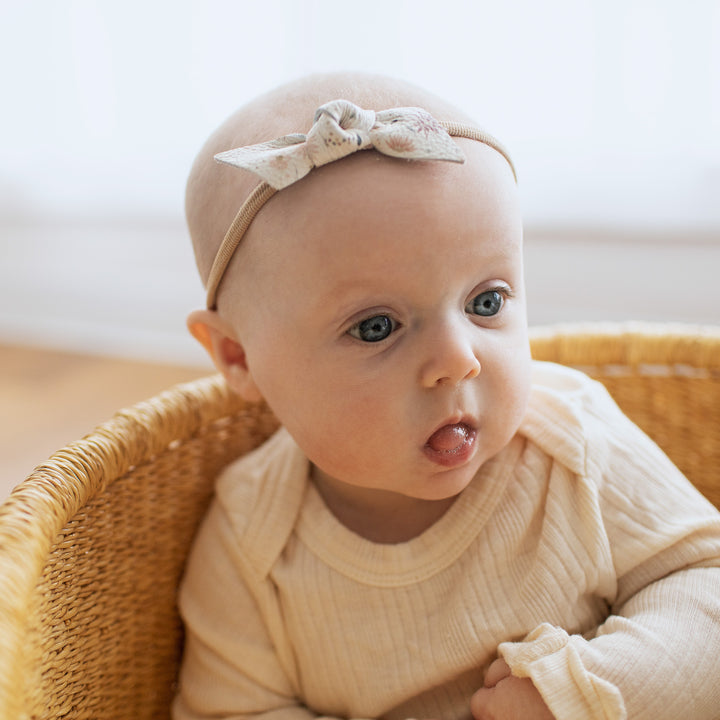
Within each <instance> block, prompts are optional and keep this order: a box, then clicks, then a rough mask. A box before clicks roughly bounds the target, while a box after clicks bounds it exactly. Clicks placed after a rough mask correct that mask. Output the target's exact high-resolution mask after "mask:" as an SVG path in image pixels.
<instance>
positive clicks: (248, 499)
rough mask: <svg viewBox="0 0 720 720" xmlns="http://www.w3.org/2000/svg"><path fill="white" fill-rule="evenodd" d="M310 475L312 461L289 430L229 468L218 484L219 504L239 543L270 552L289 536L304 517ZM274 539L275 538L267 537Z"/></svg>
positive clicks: (216, 498) (216, 489)
mask: <svg viewBox="0 0 720 720" xmlns="http://www.w3.org/2000/svg"><path fill="white" fill-rule="evenodd" d="M308 470H309V463H308V460H307V458H306V457H305V455H304V454H303V453H302V451H301V450H300V449H299V448H298V446H297V445H296V443H295V441H294V440H293V439H292V438H291V437H290V435H289V434H288V432H287V431H286V430H285V429H284V428H280V430H278V431H277V432H276V433H275V434H274V435H272V436H271V437H270V438H269V439H268V440H266V441H265V442H264V443H263V444H262V445H260V446H259V447H258V448H256V449H255V450H253V451H251V452H249V453H247V454H246V455H244V456H242V457H241V458H239V459H238V460H236V461H235V462H233V463H232V464H230V465H229V466H228V467H227V468H225V470H223V472H222V473H221V474H220V476H219V477H218V479H217V482H216V486H215V503H216V504H217V505H219V506H220V508H221V509H222V511H223V513H224V515H225V516H226V518H227V519H228V521H229V523H230V525H231V526H232V528H233V534H234V536H235V538H236V540H237V541H238V542H241V543H242V544H243V546H246V547H248V548H250V547H252V546H257V547H261V548H262V547H264V548H265V549H268V548H269V546H270V545H272V546H274V545H275V544H276V542H275V541H276V540H277V538H278V537H281V536H283V535H284V533H283V528H286V530H287V534H289V533H290V532H291V531H292V528H293V526H294V524H295V520H296V518H297V515H298V513H299V511H300V506H301V504H302V498H303V496H304V493H305V486H306V484H307V481H308ZM268 529H270V530H268ZM268 533H270V534H271V535H272V536H273V537H272V538H268V537H266V536H267V535H268ZM271 540H272V541H271ZM268 543H269V544H268Z"/></svg>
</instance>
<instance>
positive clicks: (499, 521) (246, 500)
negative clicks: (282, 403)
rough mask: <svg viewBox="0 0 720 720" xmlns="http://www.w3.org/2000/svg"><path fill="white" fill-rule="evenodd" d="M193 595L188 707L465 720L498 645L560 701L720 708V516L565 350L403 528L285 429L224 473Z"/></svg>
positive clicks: (275, 714) (179, 711)
mask: <svg viewBox="0 0 720 720" xmlns="http://www.w3.org/2000/svg"><path fill="white" fill-rule="evenodd" d="M181 609H182V612H183V615H184V617H185V620H186V624H187V645H186V655H185V658H184V664H183V670H182V674H181V691H180V695H179V696H178V699H177V701H176V704H175V718H176V720H189V719H193V720H195V719H197V718H208V717H213V718H219V717H249V716H257V717H262V718H264V719H267V718H277V719H278V720H281V719H282V720H286V719H290V718H292V719H296V718H297V719H298V720H301V719H302V720H308V719H309V718H312V717H314V716H317V715H321V716H330V717H343V718H363V717H364V718H368V717H383V718H386V719H387V720H405V719H406V718H411V717H436V718H443V720H454V719H457V720H460V719H461V718H463V719H466V718H467V717H468V703H469V698H470V696H471V694H472V692H473V691H474V690H475V689H477V688H478V687H480V685H481V683H482V677H483V673H484V670H485V669H486V668H487V666H488V664H489V663H490V662H491V661H492V659H493V658H494V657H496V656H497V654H498V652H500V653H501V654H502V655H503V656H504V657H505V659H506V660H507V661H508V663H509V664H510V666H511V668H512V670H513V672H514V673H515V674H517V675H520V676H529V677H531V678H532V679H533V682H534V683H535V684H536V686H537V687H538V689H539V690H540V692H541V693H542V695H543V696H544V698H545V700H546V702H547V703H548V704H549V706H550V708H551V710H552V711H553V713H554V714H555V716H556V717H557V718H559V719H560V720H563V719H567V720H585V719H588V718H603V720H615V719H621V718H625V717H631V718H635V719H637V720H643V719H646V720H663V719H664V718H668V719H669V718H672V719H673V720H674V719H675V718H677V717H692V718H693V719H694V720H710V719H712V718H716V717H717V708H718V707H720V685H719V684H718V683H717V676H718V670H719V664H718V659H717V658H718V657H720V621H719V620H718V618H719V617H720V513H718V511H717V510H716V509H715V508H713V507H712V506H711V505H710V503H708V502H707V501H706V500H705V499H704V498H703V497H702V496H701V495H700V494H699V493H697V491H696V490H695V489H694V488H693V487H692V486H691V485H690V484H689V483H688V482H687V481H686V480H685V479H684V478H683V477H682V475H681V474H680V473H679V472H678V471H677V470H676V469H675V468H674V467H673V466H672V465H671V464H670V463H669V461H668V460H667V458H666V457H665V456H664V455H663V454H662V453H661V452H660V451H659V450H658V448H657V447H656V446H655V445H654V444H653V443H651V442H650V441H649V440H648V439H647V437H646V436H644V435H643V434H642V433H641V432H640V431H639V430H638V429H637V428H636V427H635V426H634V425H632V423H630V422H629V421H628V420H627V419H626V418H625V417H624V416H623V415H622V414H621V413H620V412H619V411H618V409H617V407H616V406H615V405H614V403H613V402H612V401H611V400H610V398H609V397H608V396H607V394H606V392H605V391H604V390H603V389H602V387H601V386H600V385H597V384H595V383H592V382H590V381H589V380H587V378H585V377H584V376H582V375H580V374H579V373H575V372H573V371H570V370H567V369H564V368H560V367H558V366H554V365H546V364H535V367H534V384H533V390H532V394H531V401H530V406H529V408H528V412H527V414H526V417H525V419H524V421H523V424H522V426H521V428H520V431H519V433H518V435H517V436H516V438H515V439H514V440H513V441H512V442H511V443H510V444H509V445H508V446H507V448H506V449H505V450H504V451H502V452H501V453H500V454H499V455H498V456H497V457H496V458H494V459H493V460H492V461H490V462H488V463H487V464H486V465H485V466H484V467H483V468H482V469H481V471H480V473H479V474H478V476H477V477H476V478H475V480H474V481H473V483H472V484H471V485H470V486H469V487H468V488H467V489H466V490H465V491H464V492H463V493H462V494H461V495H460V497H459V498H458V499H457V501H456V502H455V504H454V505H453V506H452V507H451V508H450V510H449V511H448V512H447V513H446V514H445V516H443V518H441V520H440V521H438V523H436V524H435V525H434V526H433V527H431V528H430V529H429V530H428V531H427V532H425V533H423V534H422V535H421V536H419V537H418V538H415V539H414V540H412V541H410V542H408V543H403V544H400V545H377V544H374V543H371V542H368V541H365V540H363V539H361V538H359V537H358V536H356V535H354V534H353V533H352V532H350V531H349V530H347V529H346V528H344V527H343V526H342V525H340V524H339V523H338V521H337V520H336V519H335V518H334V517H333V516H332V514H331V513H330V512H329V511H328V510H327V508H326V506H325V505H324V504H323V502H322V500H321V498H320V496H319V495H318V493H317V491H316V490H315V488H314V487H313V485H312V484H311V483H310V482H309V481H308V463H307V460H306V459H305V458H304V456H303V455H302V453H301V452H300V451H299V450H298V448H297V446H296V445H295V444H294V442H293V441H292V439H291V438H290V437H289V435H287V433H285V431H282V430H281V431H280V432H279V433H278V434H276V435H275V436H274V437H273V438H271V439H270V440H269V441H268V442H267V443H266V444H265V445H264V446H263V447H262V448H261V449H259V450H258V451H256V452H255V453H254V454H253V455H251V456H249V457H247V458H245V459H243V460H242V461H240V462H239V463H238V464H236V465H234V466H232V467H231V468H230V469H229V470H228V471H227V472H226V473H225V474H224V476H223V477H222V478H221V479H220V481H219V483H218V488H217V499H216V501H215V503H214V505H213V507H212V509H211V510H210V513H209V515H208V517H207V519H206V521H205V523H204V525H203V528H202V530H201V532H200V534H199V536H198V539H197V541H196V545H195V549H194V551H193V554H192V556H191V559H190V563H189V568H188V574H187V576H186V579H185V582H184V585H183V589H182V592H181Z"/></svg>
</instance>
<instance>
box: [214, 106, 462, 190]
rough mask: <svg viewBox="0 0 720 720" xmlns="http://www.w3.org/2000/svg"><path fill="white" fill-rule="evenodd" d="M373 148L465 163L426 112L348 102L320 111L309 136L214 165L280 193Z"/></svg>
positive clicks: (243, 150) (233, 153) (222, 156)
mask: <svg viewBox="0 0 720 720" xmlns="http://www.w3.org/2000/svg"><path fill="white" fill-rule="evenodd" d="M370 148H374V149H375V150H377V151H378V152H380V153H382V154H383V155H389V156H391V157H398V158H405V159H409V160H449V161H451V162H458V163H462V162H465V157H464V156H463V154H462V152H461V151H460V148H459V147H458V146H457V145H456V144H455V143H454V142H453V140H452V139H451V137H450V135H449V134H448V132H447V131H446V130H445V128H443V126H442V125H441V124H440V123H439V122H438V121H437V120H435V118H434V117H433V116H432V115H430V114H429V113H428V112H426V111H425V110H421V109H420V108H414V107H406V108H393V109H391V110H383V111H381V112H375V111H373V110H363V109H362V108H360V107H358V106H357V105H354V104H353V103H351V102H349V101H347V100H333V101H332V102H329V103H327V104H325V105H321V106H320V107H319V108H318V110H317V112H316V113H315V120H314V124H313V126H312V128H311V129H310V131H309V132H308V134H307V135H303V134H300V133H297V134H294V135H285V136H283V137H281V138H278V139H277V140H271V141H270V142H264V143H260V144H258V145H249V146H247V147H240V148H235V149H234V150H228V151H227V152H222V153H219V154H218V155H215V159H216V160H217V161H219V162H222V163H226V164H228V165H234V166H235V167H239V168H243V169H245V170H249V171H250V172H253V173H255V174H256V175H259V176H260V177H261V178H262V179H263V180H264V181H265V182H266V183H267V184H268V185H270V186H271V187H273V188H274V189H275V190H282V189H283V188H285V187H287V186H288V185H292V184H293V183H295V182H297V181H298V180H300V179H301V178H303V177H305V176H306V175H307V174H308V173H309V172H310V171H311V170H312V169H313V168H314V167H320V166H321V165H327V164H328V163H331V162H334V161H335V160H340V159H341V158H344V157H346V156H347V155H350V154H352V153H354V152H357V151H358V150H367V149H370Z"/></svg>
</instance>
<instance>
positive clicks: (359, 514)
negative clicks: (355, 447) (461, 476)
mask: <svg viewBox="0 0 720 720" xmlns="http://www.w3.org/2000/svg"><path fill="white" fill-rule="evenodd" d="M310 478H311V481H312V482H313V484H314V485H315V487H316V488H317V490H318V492H319V493H320V497H322V499H323V501H324V502H325V505H326V506H327V507H328V509H329V510H330V512H331V513H332V514H333V515H334V516H335V517H336V518H337V520H338V521H339V522H340V523H341V524H342V525H344V526H345V527H346V528H347V529H348V530H351V531H352V532H354V533H355V534H356V535H359V536H360V537H362V538H365V539H366V540H370V541H371V542H374V543H379V544H384V545H396V544H398V543H403V542H408V541H409V540H412V539H413V538H416V537H418V536H419V535H421V534H422V533H424V532H425V531H426V530H427V529H428V528H430V527H431V526H432V525H434V524H435V523H436V522H437V521H438V520H439V519H440V518H441V517H442V516H443V515H444V514H445V513H446V512H447V510H448V509H449V508H450V506H451V505H452V504H453V503H454V502H455V499H456V498H454V497H451V498H446V499H444V500H419V499H417V498H411V497H407V496H405V495H400V494H399V493H394V492H389V491H387V490H370V489H366V488H352V487H348V486H345V487H344V488H343V491H342V492H341V491H339V489H338V487H337V485H336V482H337V481H332V480H331V479H329V478H327V477H325V476H324V475H323V473H322V472H321V471H318V469H317V468H315V467H313V468H312V470H311V475H310Z"/></svg>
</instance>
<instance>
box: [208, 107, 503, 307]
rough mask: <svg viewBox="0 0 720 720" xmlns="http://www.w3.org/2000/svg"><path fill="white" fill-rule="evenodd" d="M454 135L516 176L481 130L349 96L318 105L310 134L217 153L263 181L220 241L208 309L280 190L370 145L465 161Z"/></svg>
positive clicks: (413, 156) (401, 154)
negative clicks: (361, 103) (491, 153)
mask: <svg viewBox="0 0 720 720" xmlns="http://www.w3.org/2000/svg"><path fill="white" fill-rule="evenodd" d="M451 136H452V137H463V138H468V139H470V140H477V141H478V142H481V143H484V144H485V145H488V146H489V147H491V148H493V149H494V150H496V151H497V152H499V153H500V154H501V155H502V156H503V157H504V158H505V159H506V160H507V162H508V164H509V165H510V169H511V170H512V173H513V176H515V168H514V167H513V164H512V160H511V159H510V155H509V154H508V152H507V151H506V150H505V148H504V147H503V146H502V145H501V144H500V143H499V142H498V141H497V140H496V139H495V138H494V137H493V136H492V135H489V134H488V133H486V132H484V131H483V130H480V129H478V128H476V127H473V126H471V125H465V124H463V123H456V122H445V121H443V122H439V121H438V120H435V118H433V116H432V115H430V114H429V113H428V112H426V111H425V110H421V109H420V108H412V107H410V108H407V107H406V108H392V109H391V110H382V111H381V112H375V111H373V110H363V109H362V108H359V107H358V106H357V105H353V103H351V102H348V101H347V100H333V101H332V102H329V103H327V104H325V105H322V106H320V107H319V108H318V110H317V112H316V113H315V121H314V124H313V126H312V128H311V129H310V131H309V132H308V134H307V135H302V134H295V135H285V136H284V137H281V138H278V139H277V140H271V141H270V142H265V143H260V144H259V145H250V146H248V147H241V148H236V149H234V150H228V151H227V152H222V153H219V154H218V155H215V159H216V160H218V161H219V162H222V163H226V164H228V165H234V166H235V167H239V168H243V169H245V170H249V171H251V172H253V173H255V174H256V175H259V176H260V177H261V178H262V179H263V181H264V182H261V183H260V184H259V185H258V186H257V187H256V188H255V189H254V190H253V191H252V192H251V193H250V195H249V196H248V197H247V199H246V200H245V202H244V203H243V204H242V206H241V207H240V210H238V213H237V215H236V216H235V219H234V220H233V222H232V224H231V225H230V227H229V228H228V231H227V233H225V237H224V238H223V241H222V243H221V244H220V247H219V249H218V251H217V255H216V256H215V260H214V261H213V264H212V267H211V268H210V274H209V276H208V279H207V306H208V308H210V309H211V310H212V309H215V307H216V306H217V294H218V289H219V287H220V283H221V282H222V279H223V277H224V275H225V271H226V270H227V267H228V265H229V264H230V260H231V259H232V256H233V254H234V253H235V250H236V249H237V246H238V245H239V244H240V241H241V240H242V238H243V236H244V235H245V232H246V230H247V229H248V227H249V226H250V223H252V221H253V219H254V217H255V216H256V215H257V214H258V212H260V210H261V209H262V207H263V206H264V205H265V203H266V202H267V201H268V200H269V199H270V198H271V197H272V196H273V195H274V194H275V193H276V192H277V191H278V190H282V189H283V188H286V187H287V186H288V185H292V184H293V183H295V182H297V181H298V180H300V179H301V178H303V177H305V176H306V175H307V174H308V173H309V172H310V171H311V170H312V169H313V168H314V167H320V166H321V165H327V164H328V163H330V162H334V161H335V160H341V159H342V158H344V157H347V156H348V155H351V154H352V153H354V152H357V151H358V150H368V149H370V148H373V149H375V150H377V151H378V152H380V153H382V154H384V155H390V156H392V157H397V158H406V159H408V160H449V161H451V162H457V163H462V162H465V157H464V156H463V154H462V152H461V151H460V148H459V147H458V146H457V145H456V144H455V143H454V142H453V140H452V139H451Z"/></svg>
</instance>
